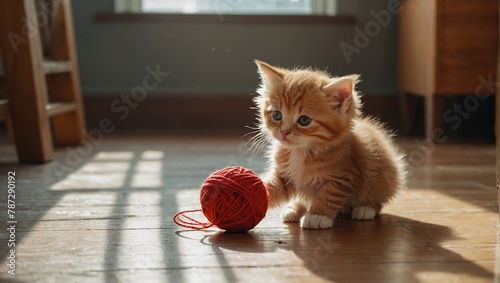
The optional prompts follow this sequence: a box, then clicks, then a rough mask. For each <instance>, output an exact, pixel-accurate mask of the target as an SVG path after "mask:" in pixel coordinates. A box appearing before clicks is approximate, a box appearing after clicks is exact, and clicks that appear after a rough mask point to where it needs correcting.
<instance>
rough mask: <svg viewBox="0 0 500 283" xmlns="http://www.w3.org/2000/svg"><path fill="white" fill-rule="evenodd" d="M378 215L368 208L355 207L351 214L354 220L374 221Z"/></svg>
mask: <svg viewBox="0 0 500 283" xmlns="http://www.w3.org/2000/svg"><path fill="white" fill-rule="evenodd" d="M376 215H377V211H375V209H373V208H371V207H368V206H358V207H355V208H354V209H353V210H352V213H351V217H352V219H354V220H372V219H374V218H375V216H376Z"/></svg>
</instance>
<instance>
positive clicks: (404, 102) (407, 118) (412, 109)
mask: <svg viewBox="0 0 500 283" xmlns="http://www.w3.org/2000/svg"><path fill="white" fill-rule="evenodd" d="M400 99H401V114H402V115H403V131H404V133H405V134H410V133H411V132H412V129H413V127H414V125H415V114H416V97H415V96H414V95H412V94H410V93H408V92H401V95H400Z"/></svg>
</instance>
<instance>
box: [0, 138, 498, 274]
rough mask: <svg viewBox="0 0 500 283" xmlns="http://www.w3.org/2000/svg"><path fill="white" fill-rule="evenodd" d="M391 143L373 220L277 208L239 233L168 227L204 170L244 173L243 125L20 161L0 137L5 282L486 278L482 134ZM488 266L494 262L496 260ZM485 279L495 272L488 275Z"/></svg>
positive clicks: (487, 202) (192, 199) (489, 173)
mask: <svg viewBox="0 0 500 283" xmlns="http://www.w3.org/2000/svg"><path fill="white" fill-rule="evenodd" d="M399 142H400V143H401V144H402V146H403V147H404V148H405V150H406V151H407V153H408V154H409V156H410V157H411V158H412V159H411V161H412V168H413V171H412V174H411V178H410V182H409V185H410V186H409V188H408V189H407V190H405V191H403V192H402V193H401V194H400V195H399V196H398V198H397V199H395V200H394V201H393V202H392V203H391V204H390V205H389V206H387V207H386V208H384V209H383V211H382V215H381V216H380V217H378V218H377V219H376V220H375V221H365V222H355V221H351V220H350V219H349V218H347V217H339V218H338V219H337V220H336V222H335V224H334V228H333V229H331V230H323V231H309V230H301V229H300V228H299V227H298V225H296V224H283V223H281V221H280V219H279V217H278V215H279V211H278V210H270V211H268V215H267V217H266V218H265V219H264V220H263V221H262V222H261V223H260V224H259V225H258V226H257V227H256V228H255V229H254V230H252V231H251V232H249V233H247V234H225V233H222V232H220V231H218V230H217V229H215V228H214V229H209V230H208V231H204V232H203V231H190V230H186V229H184V228H181V227H177V226H176V225H175V224H174V223H173V222H172V220H171V219H172V215H173V214H174V213H175V212H177V211H179V210H183V209H192V208H197V207H198V206H199V202H198V188H199V186H200V184H201V183H202V182H203V180H204V179H205V178H206V177H207V175H208V174H210V173H211V172H212V171H214V170H215V169H219V168H222V167H225V166H229V165H242V166H245V167H248V168H251V169H253V170H255V171H257V172H262V171H263V170H264V168H265V160H263V159H262V157H259V156H256V157H252V156H251V154H246V155H245V154H243V153H244V152H245V150H246V147H245V141H244V139H242V138H231V137H193V138H189V137H166V136H163V137H162V136H107V137H105V138H104V140H103V142H102V143H100V144H99V145H98V146H93V145H90V144H87V146H86V147H82V148H80V153H78V152H76V151H74V150H66V149H61V150H58V151H57V152H56V161H55V162H52V163H48V164H45V165H26V164H24V165H19V164H17V163H16V159H15V155H14V148H13V147H12V146H11V145H7V143H6V142H2V144H1V145H0V168H1V169H0V170H1V172H0V173H1V174H0V176H2V177H1V178H3V179H0V182H1V183H2V184H3V185H2V186H1V187H2V188H3V189H2V192H1V194H0V195H1V205H0V214H1V215H2V219H4V220H3V221H2V226H1V228H2V229H1V239H2V241H1V242H0V245H1V248H0V251H1V252H0V258H1V259H2V260H0V262H1V263H0V266H1V271H2V272H1V274H0V279H1V280H2V281H5V282H196V283H199V282H203V283H206V282H217V283H221V282H266V283H270V282H406V283H411V282H450V283H451V282H493V281H495V271H496V268H495V266H496V261H495V258H496V256H497V255H496V254H497V253H499V252H500V250H498V251H497V249H498V239H497V225H498V207H497V190H496V187H495V181H494V180H495V167H494V164H495V148H494V145H492V144H491V145H478V144H476V145H474V144H465V145H457V144H448V145H437V146H435V147H434V145H430V144H427V145H421V141H419V140H417V139H415V138H411V139H410V138H406V139H400V140H399ZM8 171H15V172H16V180H17V181H16V208H15V213H16V214H15V215H16V218H15V220H17V221H18V222H17V224H16V225H17V226H16V234H15V241H16V276H15V277H14V276H11V275H9V274H7V259H6V257H7V256H9V255H10V252H9V250H8V248H7V239H8V237H9V235H8V234H7V233H6V232H5V231H6V227H7V226H8V225H7V224H6V222H7V218H6V215H7V205H6V203H7V192H6V191H7V190H6V184H7V177H6V176H7V172H8ZM497 271H498V270H497ZM497 282H498V278H497Z"/></svg>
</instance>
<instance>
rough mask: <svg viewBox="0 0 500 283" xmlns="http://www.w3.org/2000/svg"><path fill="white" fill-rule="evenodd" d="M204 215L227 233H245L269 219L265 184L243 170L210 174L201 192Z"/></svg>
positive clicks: (234, 169)
mask: <svg viewBox="0 0 500 283" xmlns="http://www.w3.org/2000/svg"><path fill="white" fill-rule="evenodd" d="M200 202H201V209H202V211H203V214H204V215H205V217H207V219H208V220H209V221H210V222H211V223H212V224H214V225H215V226H217V227H219V228H220V229H223V230H226V231H228V232H245V231H248V230H250V229H252V228H254V227H255V226H256V225H257V224H259V222H260V221H261V220H262V219H263V218H264V216H266V211H267V191H266V188H265V186H264V183H262V180H261V179H260V178H259V177H258V176H257V175H256V174H255V173H254V172H253V171H252V170H249V169H246V168H243V167H240V166H233V167H227V168H224V169H221V170H219V171H216V172H215V173H213V174H211V175H210V176H209V177H208V178H207V179H206V180H205V182H204V183H203V185H202V187H201V191H200Z"/></svg>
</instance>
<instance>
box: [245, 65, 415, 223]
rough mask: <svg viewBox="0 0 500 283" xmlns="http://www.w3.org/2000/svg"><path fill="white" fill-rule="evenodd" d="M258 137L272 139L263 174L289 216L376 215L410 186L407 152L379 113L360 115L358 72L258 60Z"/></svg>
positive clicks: (320, 219)
mask: <svg viewBox="0 0 500 283" xmlns="http://www.w3.org/2000/svg"><path fill="white" fill-rule="evenodd" d="M256 64H257V66H258V68H259V73H260V76H261V79H262V84H261V87H260V88H259V89H258V93H259V95H258V96H257V97H256V98H255V103H256V105H257V107H258V110H259V122H260V132H261V133H260V136H261V137H262V138H265V139H267V140H269V141H270V142H271V145H270V151H269V155H270V157H271V164H270V171H269V172H268V174H267V176H266V177H265V178H264V182H265V184H266V187H267V190H268V192H269V205H270V206H271V207H273V206H277V205H279V204H282V203H284V202H288V205H287V206H285V207H284V209H283V212H282V218H283V221H284V222H300V226H301V227H302V228H304V229H327V228H331V227H332V225H333V220H334V218H335V216H336V214H337V212H346V213H351V215H352V218H353V219H356V220H366V219H373V218H374V217H375V216H376V215H377V214H378V213H379V212H380V210H381V208H382V206H383V205H384V204H385V203H387V202H388V201H389V200H390V199H391V198H392V197H393V196H394V195H395V194H396V192H397V191H398V190H400V189H402V188H404V187H405V174H406V171H405V162H404V160H403V158H404V156H403V154H402V153H401V151H400V150H399V149H398V148H397V146H396V145H395V144H394V142H393V141H392V135H391V133H390V132H388V131H387V130H385V129H384V128H383V126H382V125H381V124H380V123H379V122H377V121H376V120H374V119H371V118H361V117H360V115H361V111H360V106H361V102H360V98H359V94H358V93H357V92H356V90H355V85H356V82H357V81H358V78H359V76H358V75H350V76H345V77H340V78H339V77H333V78H332V77H330V76H329V75H328V74H326V73H324V72H320V71H312V70H310V69H305V70H300V69H295V70H285V69H281V68H276V67H272V66H270V65H269V64H267V63H264V62H261V61H256Z"/></svg>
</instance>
